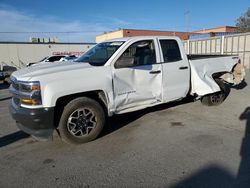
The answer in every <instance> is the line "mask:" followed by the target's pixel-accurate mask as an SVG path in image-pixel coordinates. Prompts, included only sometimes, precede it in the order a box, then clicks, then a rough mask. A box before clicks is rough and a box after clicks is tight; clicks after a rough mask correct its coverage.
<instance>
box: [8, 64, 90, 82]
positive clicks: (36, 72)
mask: <svg viewBox="0 0 250 188" xmlns="http://www.w3.org/2000/svg"><path fill="white" fill-rule="evenodd" d="M90 67H93V66H91V65H90V64H89V63H87V62H81V63H79V62H67V61H65V62H53V63H49V62H48V63H44V64H39V65H35V66H30V67H27V68H23V69H20V70H18V71H15V72H14V73H13V74H12V75H13V76H14V77H16V78H17V79H18V80H23V81H29V80H30V79H32V77H39V76H41V75H43V76H44V75H46V74H53V73H58V72H64V71H72V70H78V69H83V68H90Z"/></svg>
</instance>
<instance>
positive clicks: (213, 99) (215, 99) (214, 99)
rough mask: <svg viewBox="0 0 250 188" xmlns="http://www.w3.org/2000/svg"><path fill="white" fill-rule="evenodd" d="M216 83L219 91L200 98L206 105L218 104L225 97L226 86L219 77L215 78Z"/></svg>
mask: <svg viewBox="0 0 250 188" xmlns="http://www.w3.org/2000/svg"><path fill="white" fill-rule="evenodd" d="M215 81H216V83H217V84H218V85H219V86H220V88H221V91H219V92H216V93H212V94H209V95H205V96H203V97H202V98H201V103H202V104H203V105H206V106H218V105H220V104H221V103H223V101H224V100H225V99H226V97H227V94H226V86H225V84H224V83H223V82H222V81H221V80H220V79H215Z"/></svg>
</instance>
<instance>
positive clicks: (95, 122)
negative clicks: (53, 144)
mask: <svg viewBox="0 0 250 188" xmlns="http://www.w3.org/2000/svg"><path fill="white" fill-rule="evenodd" d="M104 124H105V113H104V110H103V108H102V106H101V105H100V104H99V103H98V102H97V101H95V100H93V99H90V98H87V97H79V98H76V99H74V100H72V101H71V102H69V103H68V104H67V105H66V106H65V107H64V110H63V112H62V116H61V118H60V121H59V125H58V131H59V134H60V136H61V138H62V140H63V141H65V142H67V143H71V144H82V143H86V142H90V141H92V140H94V139H96V138H97V137H98V135H99V134H100V133H101V131H102V129H103V127H104Z"/></svg>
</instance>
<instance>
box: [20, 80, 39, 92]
mask: <svg viewBox="0 0 250 188" xmlns="http://www.w3.org/2000/svg"><path fill="white" fill-rule="evenodd" d="M19 90H20V91H21V92H32V91H40V83H39V82H37V81H36V82H19Z"/></svg>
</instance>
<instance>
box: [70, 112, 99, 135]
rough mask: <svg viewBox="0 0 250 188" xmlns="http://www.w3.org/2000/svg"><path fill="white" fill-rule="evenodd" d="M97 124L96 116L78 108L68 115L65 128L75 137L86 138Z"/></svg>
mask: <svg viewBox="0 0 250 188" xmlns="http://www.w3.org/2000/svg"><path fill="white" fill-rule="evenodd" d="M96 124H97V118H96V115H95V114H94V113H93V112H92V111H91V109H89V108H79V109H77V110H75V111H74V112H73V113H72V114H70V116H69V118H68V122H67V128H68V131H69V132H70V134H72V135H73V136H75V137H83V136H87V135H89V134H90V133H91V131H92V130H93V129H94V128H95V126H96Z"/></svg>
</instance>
